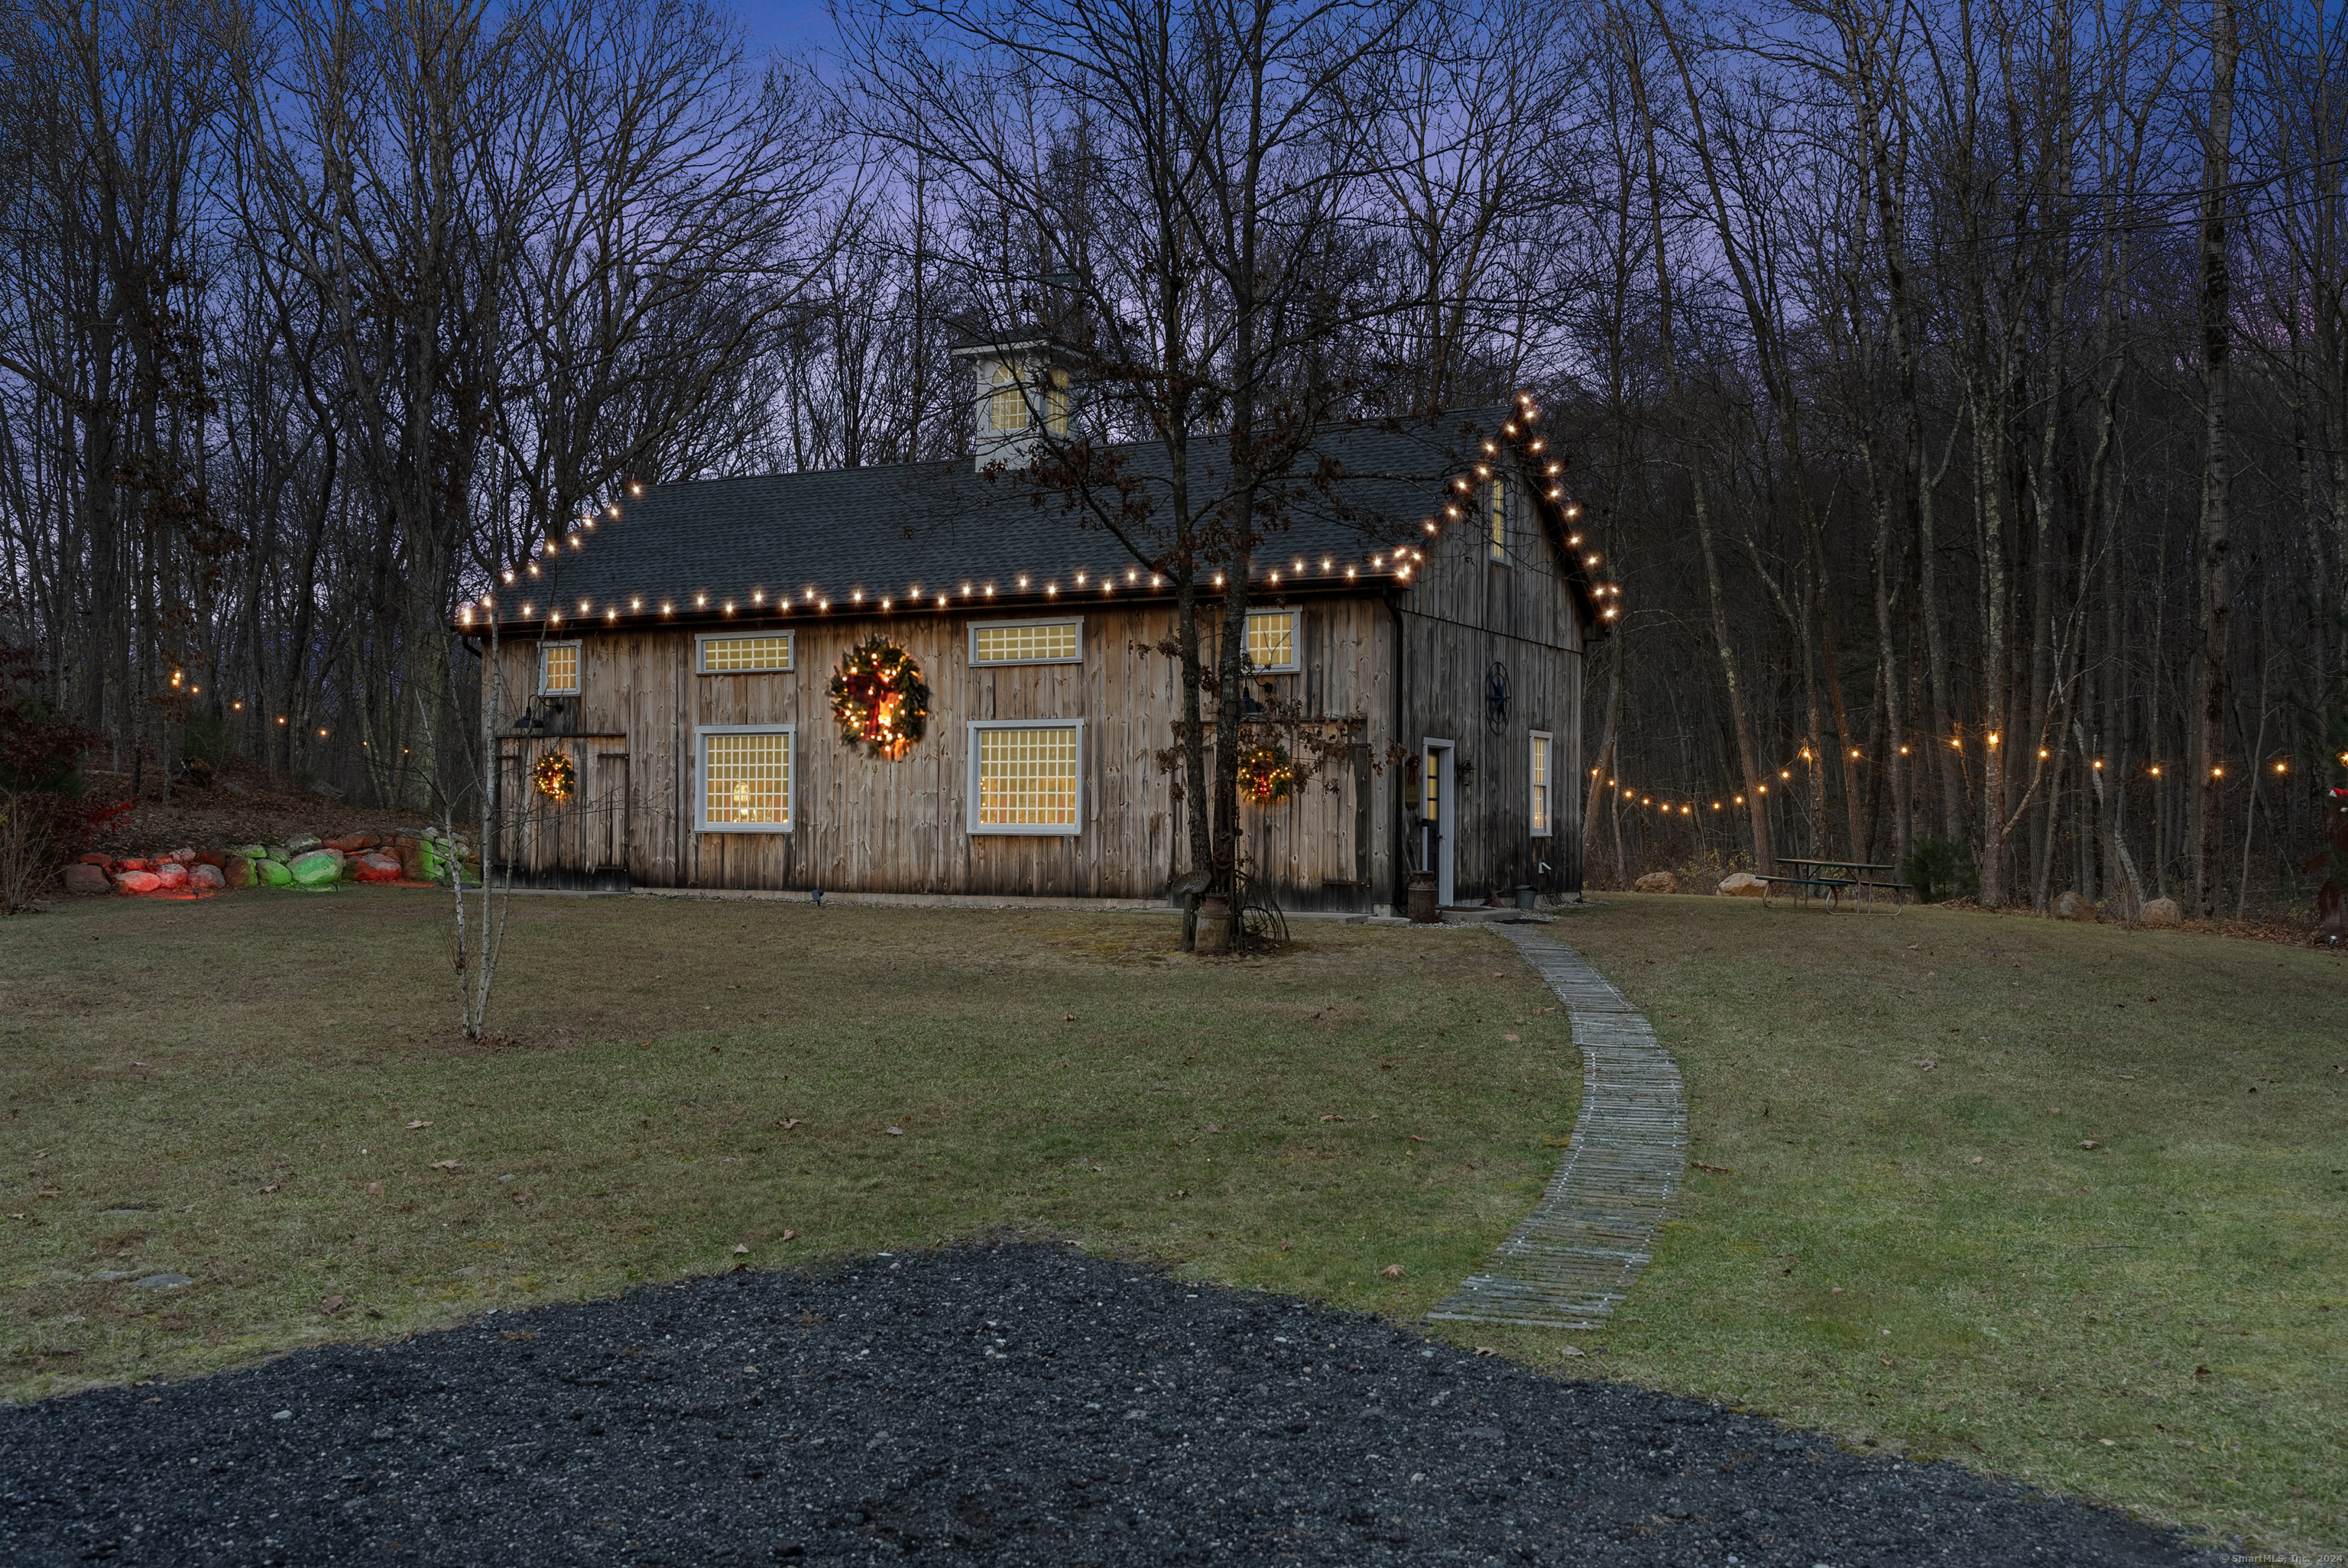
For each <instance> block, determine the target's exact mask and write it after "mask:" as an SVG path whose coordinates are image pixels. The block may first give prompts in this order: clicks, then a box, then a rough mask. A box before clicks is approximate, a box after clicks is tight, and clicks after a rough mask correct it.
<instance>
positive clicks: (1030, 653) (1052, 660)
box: [970, 620, 1085, 664]
mask: <svg viewBox="0 0 2348 1568" xmlns="http://www.w3.org/2000/svg"><path fill="white" fill-rule="evenodd" d="M1084 653H1085V641H1084V622H1082V621H1080V620H999V621H992V622H987V621H982V622H980V623H979V624H977V625H975V626H973V627H972V628H971V629H970V661H971V662H972V663H973V664H1077V663H1081V662H1083V661H1084Z"/></svg>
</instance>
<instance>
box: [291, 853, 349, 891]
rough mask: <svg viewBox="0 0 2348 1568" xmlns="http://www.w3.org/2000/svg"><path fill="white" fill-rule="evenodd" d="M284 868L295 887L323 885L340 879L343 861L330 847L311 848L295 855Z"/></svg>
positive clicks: (328, 884) (329, 884)
mask: <svg viewBox="0 0 2348 1568" xmlns="http://www.w3.org/2000/svg"><path fill="white" fill-rule="evenodd" d="M286 869H287V870H288V871H290V872H291V873H293V876H292V878H291V880H292V881H293V885H294V886H296V887H324V886H332V885H333V884H335V883H336V882H339V881H340V880H342V876H343V862H342V858H341V856H337V855H336V854H335V852H334V851H333V850H331V849H313V850H312V851H310V853H308V854H307V855H303V856H296V857H295V858H294V860H293V864H292V865H290V866H287V867H286Z"/></svg>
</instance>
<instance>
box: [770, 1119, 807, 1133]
mask: <svg viewBox="0 0 2348 1568" xmlns="http://www.w3.org/2000/svg"><path fill="white" fill-rule="evenodd" d="M806 1121H807V1118H806V1117H804V1116H786V1117H784V1118H783V1119H782V1120H781V1121H779V1122H776V1123H775V1125H776V1126H778V1127H779V1128H781V1129H782V1130H783V1131H784V1132H789V1131H790V1130H791V1129H792V1128H794V1127H797V1126H800V1125H802V1124H803V1123H804V1122H806Z"/></svg>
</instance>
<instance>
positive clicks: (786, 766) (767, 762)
mask: <svg viewBox="0 0 2348 1568" xmlns="http://www.w3.org/2000/svg"><path fill="white" fill-rule="evenodd" d="M699 734H700V739H701V831H702V832H704V833H788V832H789V831H790V829H791V729H790V726H788V725H787V724H778V725H765V726H760V727H757V728H751V727H747V726H744V727H730V726H729V727H724V728H713V729H705V730H703V731H700V732H699Z"/></svg>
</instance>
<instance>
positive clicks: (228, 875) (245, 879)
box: [221, 855, 255, 887]
mask: <svg viewBox="0 0 2348 1568" xmlns="http://www.w3.org/2000/svg"><path fill="white" fill-rule="evenodd" d="M254 880H255V878H254V877H253V875H252V860H251V859H250V858H249V857H247V856H242V855H232V856H229V857H228V864H227V865H226V866H221V885H222V886H228V887H250V886H252V884H253V882H254Z"/></svg>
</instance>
